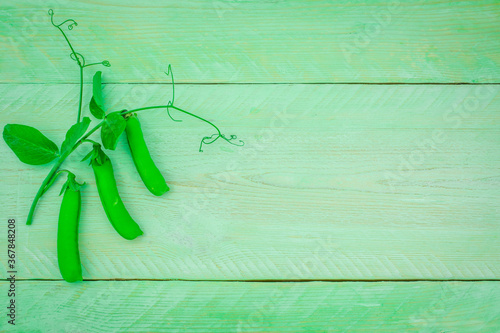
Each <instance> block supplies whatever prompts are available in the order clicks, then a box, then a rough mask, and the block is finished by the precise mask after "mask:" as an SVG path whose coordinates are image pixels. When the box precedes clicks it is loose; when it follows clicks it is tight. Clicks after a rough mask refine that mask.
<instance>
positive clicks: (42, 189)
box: [26, 160, 63, 225]
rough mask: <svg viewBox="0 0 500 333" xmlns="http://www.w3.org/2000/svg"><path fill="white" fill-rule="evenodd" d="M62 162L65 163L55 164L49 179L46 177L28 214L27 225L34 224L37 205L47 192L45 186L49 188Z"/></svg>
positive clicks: (48, 176)
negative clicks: (48, 185)
mask: <svg viewBox="0 0 500 333" xmlns="http://www.w3.org/2000/svg"><path fill="white" fill-rule="evenodd" d="M62 162H63V161H61V160H59V161H58V162H57V163H56V164H54V166H53V167H52V169H51V170H50V172H49V174H48V175H47V177H45V179H44V180H43V182H42V185H40V188H39V189H38V192H37V193H36V195H35V199H33V203H32V204H31V208H30V212H29V213H28V220H27V221H26V224H28V225H30V224H31V223H32V222H33V214H35V208H36V205H37V203H38V200H40V198H41V197H42V195H43V193H44V190H45V186H47V184H48V183H49V182H50V180H51V179H52V177H54V175H55V174H56V172H57V170H58V169H59V167H60V166H61V164H62Z"/></svg>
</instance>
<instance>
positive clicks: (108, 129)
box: [101, 113, 126, 150]
mask: <svg viewBox="0 0 500 333" xmlns="http://www.w3.org/2000/svg"><path fill="white" fill-rule="evenodd" d="M125 127H126V121H125V119H123V116H122V115H121V114H120V113H110V114H109V115H107V116H106V120H105V121H104V123H103V125H102V127H101V141H102V144H103V145H104V148H106V149H111V150H115V148H116V144H117V143H118V139H119V138H120V135H121V134H122V133H123V131H124V130H125Z"/></svg>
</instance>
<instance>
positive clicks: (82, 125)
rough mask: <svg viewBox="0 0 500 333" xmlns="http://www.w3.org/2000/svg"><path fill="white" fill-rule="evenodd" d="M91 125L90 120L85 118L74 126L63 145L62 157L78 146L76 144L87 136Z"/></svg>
mask: <svg viewBox="0 0 500 333" xmlns="http://www.w3.org/2000/svg"><path fill="white" fill-rule="evenodd" d="M89 125H90V118H89V117H84V118H83V119H82V121H81V122H79V123H76V124H74V125H73V126H71V128H70V129H69V130H68V132H66V139H64V142H63V143H62V145H61V155H64V154H67V153H70V152H71V149H72V148H73V146H74V145H75V144H76V142H77V141H78V140H79V139H80V138H81V137H82V136H83V135H84V134H85V131H86V130H87V128H89Z"/></svg>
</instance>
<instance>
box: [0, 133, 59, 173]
mask: <svg viewBox="0 0 500 333" xmlns="http://www.w3.org/2000/svg"><path fill="white" fill-rule="evenodd" d="M3 139H4V140H5V143H7V145H8V146H9V147H10V149H12V151H13V152H14V154H16V156H17V157H18V158H19V159H20V160H21V162H23V163H26V164H30V165H42V164H47V163H49V162H51V161H52V160H54V159H55V158H56V157H58V156H59V148H58V147H57V145H56V144H55V143H54V142H52V141H51V140H49V139H48V138H47V137H46V136H45V135H43V134H42V133H41V132H40V131H39V130H37V129H36V128H34V127H31V126H26V125H19V124H7V125H5V127H4V129H3Z"/></svg>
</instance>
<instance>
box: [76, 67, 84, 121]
mask: <svg viewBox="0 0 500 333" xmlns="http://www.w3.org/2000/svg"><path fill="white" fill-rule="evenodd" d="M78 65H79V66H80V101H79V102H78V119H77V120H76V122H77V123H79V122H80V119H81V117H82V98H83V66H82V65H81V64H78Z"/></svg>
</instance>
